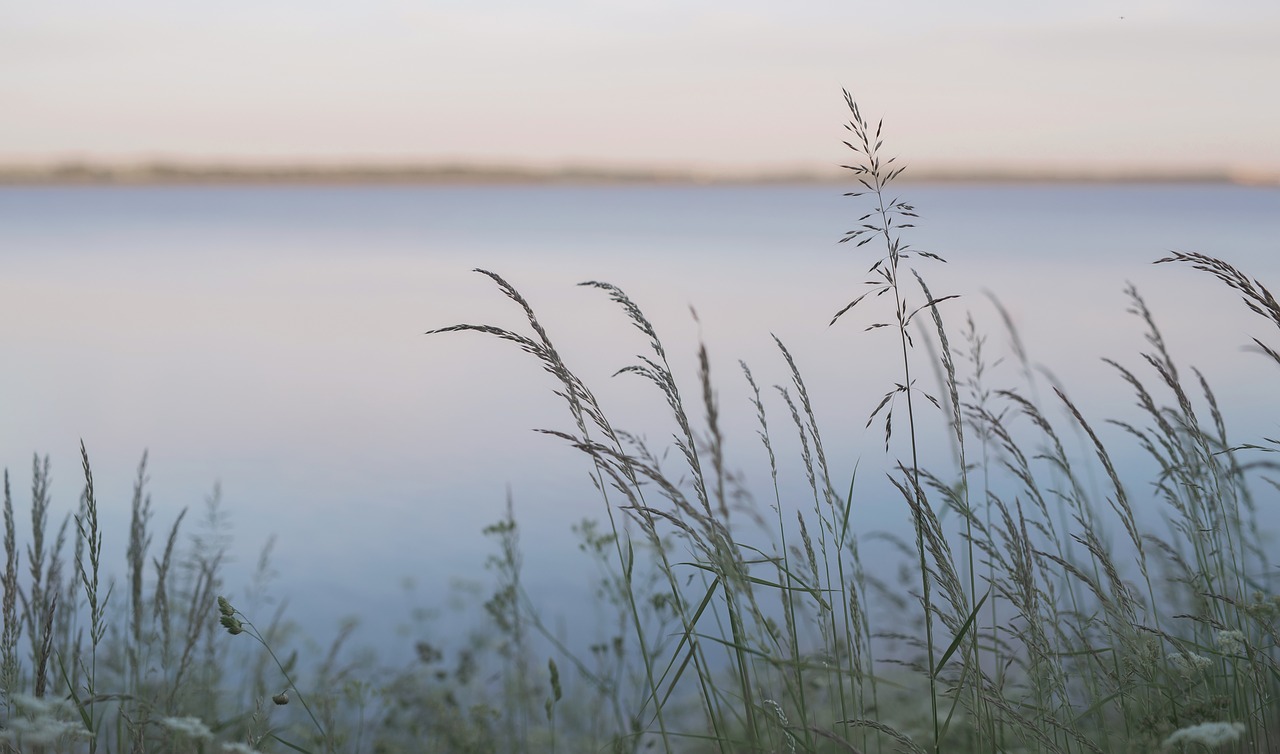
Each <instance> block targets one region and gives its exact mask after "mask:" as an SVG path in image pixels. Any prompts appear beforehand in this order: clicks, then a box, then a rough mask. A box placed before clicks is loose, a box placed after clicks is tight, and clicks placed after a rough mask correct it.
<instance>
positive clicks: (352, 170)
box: [0, 160, 1280, 187]
mask: <svg viewBox="0 0 1280 754" xmlns="http://www.w3.org/2000/svg"><path fill="white" fill-rule="evenodd" d="M850 180H854V181H856V178H853V177H852V176H850V174H849V172H848V171H847V170H841V169H839V168H831V169H830V170H818V169H812V168H808V169H806V168H791V169H785V168H782V169H760V170H755V171H741V172H731V171H726V170H699V169H678V168H626V167H609V166H602V165H575V166H560V167H549V168H548V167H529V166H520V165H514V164H511V165H484V164H478V163H462V162H400V163H379V162H360V161H351V162H345V163H337V162H334V163H315V162H305V161H293V162H283V161H282V162H276V163H262V162H252V163H251V162H234V161H203V162H198V161H194V160H192V161H185V160H145V161H132V162H106V161H93V160H59V161H49V162H43V163H8V164H6V163H0V185H6V186H24V185H27V186H37V185H43V186H86V185H104V186H106V185H119V186H130V185H133V186H147V185H184V184H196V185H220V184H238V183H248V184H255V185H289V184H302V185H324V184H338V185H343V184H346V185H397V184H403V185H413V184H420V185H468V184H473V185H474V184H478V185H502V184H516V185H526V184H605V185H607V184H663V183H669V184H693V185H735V184H739V185H753V184H787V183H792V184H830V183H839V182H848V181H850ZM899 180H901V181H903V182H909V183H1100V184H1106V183H1228V184H1234V185H1244V186H1278V187H1280V170H1278V171H1267V170H1255V171H1244V170H1239V169H1231V168H1217V169H1187V168H1184V169H1177V168H1163V169H1162V168H1120V169H1116V168H1110V169H1104V168H1089V167H1082V168H1075V169H1061V168H1045V167H1008V166H1001V167H996V168H971V167H945V168H944V167H935V168H928V167H924V168H920V169H917V170H915V171H911V170H908V171H906V172H904V173H902V175H901V178H900V179H899Z"/></svg>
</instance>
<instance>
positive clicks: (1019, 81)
mask: <svg viewBox="0 0 1280 754" xmlns="http://www.w3.org/2000/svg"><path fill="white" fill-rule="evenodd" d="M0 18H3V23H0V161H6V162H14V161H22V162H28V161H47V160H51V159H72V158H81V159H84V158H87V159H99V160H109V161H113V160H134V159H156V158H160V159H191V160H219V159H231V160H242V161H252V160H277V161H296V160H319V161H328V162H334V161H343V160H367V161H383V160H401V159H407V160H413V161H417V162H436V161H453V162H482V163H489V164H492V163H520V164H525V165H532V166H542V167H553V166H562V165H566V164H572V165H604V166H630V167H641V166H655V165H656V166H663V167H693V168H702V169H712V170H753V169H757V168H789V167H807V168H822V167H826V166H831V165H833V164H836V163H838V162H840V161H841V160H842V159H844V157H845V150H844V148H843V147H842V146H840V143H839V142H840V139H841V138H843V134H844V131H843V129H842V128H841V125H842V123H843V122H844V121H845V120H846V112H845V109H844V103H843V100H842V97H841V94H840V90H841V88H842V87H847V88H849V90H850V91H852V92H853V93H854V95H855V97H856V98H857V100H858V101H859V103H860V104H861V106H862V108H863V112H864V113H865V114H867V115H868V116H870V117H873V118H876V117H881V116H883V117H884V119H885V123H886V129H887V135H888V148H889V150H890V151H891V152H892V153H895V154H899V155H901V156H903V157H904V158H906V159H908V160H909V161H910V162H911V163H912V164H913V165H916V166H925V167H950V166H957V167H972V166H980V167H981V166H986V167H1001V166H1027V165H1030V166H1037V167H1068V168H1075V167H1081V166H1086V167H1098V168H1106V167H1108V166H1111V167H1126V168H1134V167H1136V168H1161V169H1193V168H1205V167H1209V168H1224V167H1226V168H1235V169H1245V170H1247V169H1251V168H1252V169H1260V170H1264V171H1268V172H1277V171H1280V2H1277V1H1276V0H1234V1H1233V2H1224V1H1223V0H1218V1H1217V2H1210V1H1204V2H1201V1H1195V0H1119V1H1118V2H1103V1H1102V0H1070V1H1059V0H1046V1H1045V2H1028V1H1027V0H967V1H966V2H955V0H945V1H944V0H898V1H895V2H884V1H883V0H879V1H878V2H862V1H861V0H817V1H814V2H792V3H782V2H776V1H773V2H765V1H763V0H732V1H721V0H714V1H707V2H689V0H683V1H681V2H675V1H674V0H613V1H596V2H588V1H587V0H539V2H528V0H522V1H521V2H514V1H511V2H507V1H500V2H493V1H489V0H472V1H471V2H462V1H461V0H418V1H417V2H413V1H410V0H361V1H360V2H345V3H338V2H323V1H319V0H219V2H216V3H209V2H193V1H192V0H163V1H161V0H137V1H135V2H123V1H122V0H106V1H105V2H104V1H103V0H96V1H94V0H41V1H40V2H33V1H31V0H0Z"/></svg>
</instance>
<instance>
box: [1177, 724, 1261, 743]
mask: <svg viewBox="0 0 1280 754" xmlns="http://www.w3.org/2000/svg"><path fill="white" fill-rule="evenodd" d="M1243 735H1244V723H1200V724H1199V725H1191V726H1188V727H1186V728H1180V729H1178V730H1176V731H1174V732H1173V735H1171V736H1169V737H1168V738H1166V739H1165V740H1164V746H1165V747H1166V748H1170V747H1173V746H1176V745H1179V744H1181V745H1183V746H1186V745H1189V744H1199V745H1200V746H1204V747H1206V748H1210V749H1212V748H1213V747H1215V746H1221V745H1223V744H1227V743H1231V742H1232V741H1237V740H1239V738H1240V737H1241V736H1243Z"/></svg>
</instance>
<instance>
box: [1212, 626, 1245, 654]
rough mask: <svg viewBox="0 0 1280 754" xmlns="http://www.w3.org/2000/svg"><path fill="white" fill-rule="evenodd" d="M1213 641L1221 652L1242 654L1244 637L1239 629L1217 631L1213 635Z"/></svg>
mask: <svg viewBox="0 0 1280 754" xmlns="http://www.w3.org/2000/svg"><path fill="white" fill-rule="evenodd" d="M1213 643H1214V644H1216V645H1217V646H1218V649H1220V650H1222V653H1223V654H1228V655H1242V654H1244V648H1245V638H1244V634H1243V633H1242V632H1240V631H1219V632H1218V633H1217V634H1215V635H1214V637H1213Z"/></svg>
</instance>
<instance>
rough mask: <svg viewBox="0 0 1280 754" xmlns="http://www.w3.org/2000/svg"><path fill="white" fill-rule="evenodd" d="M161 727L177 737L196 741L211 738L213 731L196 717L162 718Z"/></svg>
mask: <svg viewBox="0 0 1280 754" xmlns="http://www.w3.org/2000/svg"><path fill="white" fill-rule="evenodd" d="M158 722H159V723H160V724H161V725H163V726H164V727H166V728H168V729H169V730H171V731H173V732H174V733H177V734H179V735H183V736H186V737H188V738H194V739H198V740H207V739H212V738H213V731H211V730H209V726H207V725H205V724H204V721H203V720H201V719H200V718H198V717H162V718H160V720H159V721H158Z"/></svg>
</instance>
